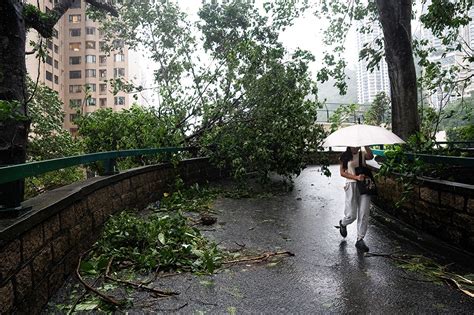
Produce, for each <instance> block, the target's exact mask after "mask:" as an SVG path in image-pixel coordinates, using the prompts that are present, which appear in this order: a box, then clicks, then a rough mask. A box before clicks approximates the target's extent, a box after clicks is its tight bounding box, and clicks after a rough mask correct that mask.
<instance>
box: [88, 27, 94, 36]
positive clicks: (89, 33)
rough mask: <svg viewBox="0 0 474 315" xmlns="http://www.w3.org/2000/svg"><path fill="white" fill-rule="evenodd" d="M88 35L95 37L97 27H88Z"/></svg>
mask: <svg viewBox="0 0 474 315" xmlns="http://www.w3.org/2000/svg"><path fill="white" fill-rule="evenodd" d="M86 34H87V35H95V27H86Z"/></svg>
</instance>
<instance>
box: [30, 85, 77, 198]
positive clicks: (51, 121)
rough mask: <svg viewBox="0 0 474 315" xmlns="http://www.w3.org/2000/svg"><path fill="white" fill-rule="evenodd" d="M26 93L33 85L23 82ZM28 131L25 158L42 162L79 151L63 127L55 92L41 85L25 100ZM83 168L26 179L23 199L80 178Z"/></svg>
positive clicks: (59, 103)
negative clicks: (25, 86) (29, 98)
mask: <svg viewBox="0 0 474 315" xmlns="http://www.w3.org/2000/svg"><path fill="white" fill-rule="evenodd" d="M27 86H28V89H29V91H30V93H33V91H34V90H35V84H34V83H33V82H32V81H31V80H29V81H28V82H27ZM28 104H29V105H28V109H29V113H28V115H29V118H30V119H31V130H32V132H30V134H29V137H28V151H27V156H28V157H27V159H28V161H42V160H48V159H54V158H61V157H67V156H73V155H77V154H80V153H81V151H82V150H81V143H80V141H79V140H78V139H74V138H73V137H72V136H71V134H70V133H69V132H68V131H66V130H64V129H63V119H64V112H63V110H62V108H63V104H62V102H61V100H60V99H59V96H58V94H57V92H55V91H53V90H52V89H50V88H48V87H47V86H45V85H43V84H39V85H38V86H36V91H35V94H34V95H33V97H32V98H31V100H30V102H29V103H28ZM83 173H84V170H83V169H81V168H80V167H70V168H66V169H63V170H58V171H53V172H49V173H46V174H43V175H39V176H36V177H30V178H27V179H26V193H25V197H26V198H31V197H33V196H35V195H37V194H39V193H41V192H43V191H46V190H51V189H55V188H58V187H61V186H64V185H68V184H70V183H73V182H75V181H78V180H81V179H83V178H84V174H83Z"/></svg>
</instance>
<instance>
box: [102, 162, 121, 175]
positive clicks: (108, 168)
mask: <svg viewBox="0 0 474 315" xmlns="http://www.w3.org/2000/svg"><path fill="white" fill-rule="evenodd" d="M117 173H118V170H117V159H107V160H105V161H104V175H114V174H117Z"/></svg>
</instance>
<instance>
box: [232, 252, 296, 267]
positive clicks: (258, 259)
mask: <svg viewBox="0 0 474 315" xmlns="http://www.w3.org/2000/svg"><path fill="white" fill-rule="evenodd" d="M275 256H295V254H293V253H292V252H289V251H283V252H269V253H264V254H262V255H260V256H256V257H245V258H242V259H236V260H230V261H226V262H223V264H225V265H228V264H237V263H242V262H262V261H265V260H267V259H268V258H270V257H275Z"/></svg>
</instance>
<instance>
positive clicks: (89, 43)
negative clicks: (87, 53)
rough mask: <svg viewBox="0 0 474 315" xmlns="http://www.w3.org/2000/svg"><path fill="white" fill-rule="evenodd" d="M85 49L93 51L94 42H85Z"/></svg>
mask: <svg viewBox="0 0 474 315" xmlns="http://www.w3.org/2000/svg"><path fill="white" fill-rule="evenodd" d="M86 49H95V42H94V41H90V40H88V41H86Z"/></svg>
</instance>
